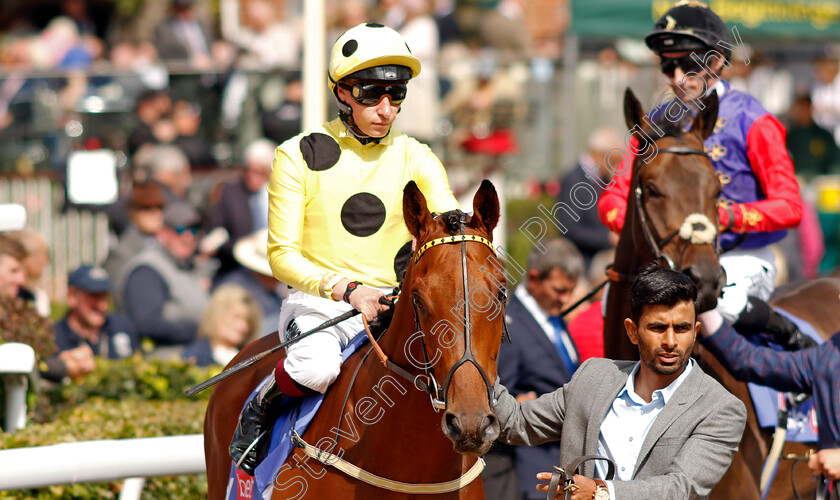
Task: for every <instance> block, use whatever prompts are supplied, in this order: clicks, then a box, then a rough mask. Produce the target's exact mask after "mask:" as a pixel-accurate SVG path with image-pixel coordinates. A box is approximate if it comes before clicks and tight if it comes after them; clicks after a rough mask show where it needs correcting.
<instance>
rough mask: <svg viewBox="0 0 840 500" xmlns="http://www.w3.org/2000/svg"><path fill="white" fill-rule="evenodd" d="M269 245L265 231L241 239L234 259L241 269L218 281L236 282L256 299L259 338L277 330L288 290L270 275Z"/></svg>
mask: <svg viewBox="0 0 840 500" xmlns="http://www.w3.org/2000/svg"><path fill="white" fill-rule="evenodd" d="M267 245H268V230H266V229H262V230H260V231H257V232H256V233H254V234H251V235H248V236H246V237H244V238H240V239H239V241H237V242H236V245H235V246H234V247H233V256H234V257H235V258H236V262H237V263H239V267H237V268H236V269H234V270H233V271H231V272H230V273H228V274H226V275H225V276H224V277H223V278H222V279H221V280H220V281H219V282H218V285H219V286H222V285H226V284H229V283H235V284H237V285H239V286H241V287H242V288H244V289H245V290H247V291H248V293H250V294H251V295H252V296H253V297H254V298H255V299H257V302H258V303H259V305H260V311H261V312H262V321H261V324H262V330H261V331H260V332H259V333H260V336H263V335H268V334H269V333H273V332H276V331H277V328H278V322H279V321H280V306H281V305H282V303H283V298H284V297H285V296H286V290H287V286H286V285H284V284H282V283H280V282H279V281H277V280H276V279H275V278H274V275H273V274H272V272H271V266H270V265H269V264H268V255H267V254H266V247H267Z"/></svg>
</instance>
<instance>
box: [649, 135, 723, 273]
mask: <svg viewBox="0 0 840 500" xmlns="http://www.w3.org/2000/svg"><path fill="white" fill-rule="evenodd" d="M659 152H660V153H671V154H675V155H683V156H690V155H698V156H705V157H706V158H708V155H707V154H706V152H705V151H703V150H702V149H698V148H691V147H687V146H672V147H669V148H663V149H660V150H659ZM641 175H642V174H641V169H639V173H638V174H637V175H636V190H635V191H634V194H635V199H636V212H637V213H638V214H639V221H640V222H641V225H642V232H643V233H644V235H645V240H646V241H647V243H648V245H649V246H650V248H651V250H653V253H654V255H655V256H656V261H657V262H659V261H665V263H666V264H667V265H668V268H669V269H678V266H676V265H675V264H674V260H673V259H671V257H669V256H668V255H665V254H664V253H663V252H662V248H663V247H664V246H665V245H667V244H668V243H669V242H670V241H671V240H673V239H674V238H675V237H676V236H677V235H679V236H680V237H681V238H682V239H684V240H686V241H687V242H688V243H690V244H695V245H702V244H709V243H714V245H715V253H716V254H718V255H719V254H720V248H719V244H718V231H717V228H715V227H714V225H712V226H711V228H710V227H709V224H711V221H709V219H708V217H705V216H703V215H702V214H690V215H689V216H688V217H686V219H685V221H683V224H681V225H680V227H679V228H678V229H676V230H674V231H672V232H671V233H669V234H667V235H666V236H665V237H664V238H662V239H660V240H658V241H657V240H656V238H655V237H654V236H653V232H651V230H650V226H649V224H648V221H647V215H646V213H645V205H644V201H643V200H642V187H641V186H640V185H639V184H640V182H639V181H641ZM710 231H714V235H713V237H711V235H710ZM710 240H711V241H710ZM687 248H688V245H686V248H685V249H687ZM685 249H683V254H685ZM682 257H683V256H682V255H681V256H680V262H679V267H682Z"/></svg>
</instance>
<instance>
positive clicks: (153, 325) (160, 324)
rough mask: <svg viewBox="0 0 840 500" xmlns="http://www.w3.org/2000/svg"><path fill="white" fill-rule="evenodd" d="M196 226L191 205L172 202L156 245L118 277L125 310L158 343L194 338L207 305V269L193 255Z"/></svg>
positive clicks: (143, 252)
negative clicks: (198, 264) (196, 261)
mask: <svg viewBox="0 0 840 500" xmlns="http://www.w3.org/2000/svg"><path fill="white" fill-rule="evenodd" d="M198 224H199V217H198V213H197V212H196V211H195V209H193V208H192V207H191V206H189V205H188V204H186V203H183V202H178V201H174V202H170V203H168V204H167V205H166V208H165V209H164V211H163V228H162V229H161V230H160V232H159V233H158V235H157V243H156V244H154V245H152V246H149V247H147V248H146V249H145V250H143V251H142V252H141V253H140V254H138V255H136V256H135V257H134V258H132V259H131V260H129V261H128V263H126V266H125V269H124V270H123V272H122V276H121V279H119V280H118V281H117V287H116V289H117V290H121V291H122V294H123V301H122V307H123V310H124V311H125V312H126V313H127V314H128V316H129V317H130V318H131V319H132V320H134V323H135V324H136V325H137V331H138V333H139V334H140V336H141V337H149V338H150V339H152V340H153V341H155V343H157V344H158V345H183V344H186V343H188V342H190V341H192V340H193V339H194V338H195V334H196V330H197V329H198V322H199V321H200V320H201V316H202V314H203V313H204V308H205V306H206V304H207V299H208V294H207V290H208V288H209V286H208V285H209V273H208V272H207V271H206V270H205V269H203V268H201V267H199V266H197V265H196V263H195V259H194V254H195V250H196V234H197V233H198V227H199V226H198Z"/></svg>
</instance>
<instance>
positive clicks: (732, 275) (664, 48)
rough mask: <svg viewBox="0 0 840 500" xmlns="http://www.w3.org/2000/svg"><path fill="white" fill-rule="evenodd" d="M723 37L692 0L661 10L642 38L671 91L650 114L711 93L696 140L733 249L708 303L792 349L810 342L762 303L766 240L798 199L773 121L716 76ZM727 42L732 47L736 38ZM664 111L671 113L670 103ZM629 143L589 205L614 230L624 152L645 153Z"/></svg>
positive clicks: (767, 279) (792, 218)
mask: <svg viewBox="0 0 840 500" xmlns="http://www.w3.org/2000/svg"><path fill="white" fill-rule="evenodd" d="M734 33H735V34H737V32H734ZM731 40H732V37H730V36H729V31H728V29H727V27H726V24H725V23H724V22H723V20H721V18H720V17H718V15H717V14H715V13H714V12H712V10H711V9H709V8H708V7H706V6H705V5H704V4H702V3H700V2H697V1H695V0H687V1H682V2H679V3H677V4H676V5H675V6H674V7H672V8H671V9H670V10H668V11H667V12H666V13H665V15H664V16H662V18H660V19H659V20H658V21H657V22H656V24H655V25H654V29H653V31H652V32H651V33H650V34H649V35H648V36H647V37H646V38H645V43H647V45H648V47H649V48H650V49H651V50H652V51H654V52H655V53H656V54H657V55H658V56H659V58H660V63H659V64H660V67H661V70H662V73H663V74H664V75H665V76H666V77H667V78H668V80H669V84H670V87H671V89H672V90H673V95H670V97H675V100H668V101H667V102H665V103H664V104H662V105H661V106H658V107H655V108H654V109H653V110H652V111H651V115H652V116H658V114H661V113H663V112H665V109H666V108H672V106H674V105H673V103H674V102H676V99H678V100H680V101H682V103H683V105H684V107H685V108H686V109H688V110H689V112H687V113H683V115H684V116H683V117H682V118H684V119H686V120H690V119H691V115H692V111H693V110H696V108H697V106H699V105H700V104H698V103H697V102H696V100H697V99H699V98H702V97H703V96H704V95H708V94H710V93H712V92H716V93H717V95H718V97H719V99H720V107H719V111H718V118H717V122H716V124H715V127H714V131H713V132H712V134H711V135H710V136H709V137H708V138H707V139H706V140H705V143H704V146H705V150H706V153H707V154H708V155H709V159H710V160H711V162H712V165H713V166H714V168H715V171H716V172H717V175H718V178H719V179H720V181H721V187H722V191H721V195H720V198H719V200H718V216H719V230H720V232H721V234H720V244H721V247H722V248H723V249H727V248H728V247H734V248H733V249H732V250H731V251H728V252H726V253H724V254H722V255H721V257H720V265H721V266H722V267H723V269H724V271H725V272H726V276H727V285H726V287H725V288H724V292H723V295H722V297H721V298H720V299H719V300H718V303H717V308H716V309H717V310H718V311H719V312H720V313H721V315H722V316H723V317H724V319H726V320H727V321H728V322H729V323H730V324H732V325H733V326H734V327H735V328H736V329H737V330H738V331H740V332H742V333H745V334H752V333H760V332H764V333H767V334H770V335H772V336H773V338H774V339H775V340H776V341H777V342H778V343H780V344H782V345H783V346H786V348H788V349H791V350H795V349H797V348H799V347H803V346H805V345H810V342H809V341H811V339H810V338H809V337H807V336H804V335H802V334H801V332H800V331H799V329H798V328H797V327H796V325H795V324H794V323H793V322H792V321H790V320H789V319H787V318H786V317H784V316H782V315H781V314H779V313H777V312H776V311H774V310H773V309H772V308H771V307H770V306H769V305H768V304H767V303H766V302H765V301H766V300H767V299H768V298H769V297H770V294H771V293H772V292H773V288H774V279H775V277H776V266H775V263H774V260H775V257H774V254H773V252H772V251H771V250H770V248H769V245H770V244H771V243H774V242H776V241H779V240H780V239H782V238H783V237H784V235H785V233H786V231H785V230H786V229H790V228H793V227H796V226H797V225H798V224H799V219H800V217H801V215H802V199H801V197H800V195H799V187H798V185H797V182H796V179H795V178H794V172H793V163H792V162H791V160H790V157H789V156H788V153H787V149H786V148H785V133H786V132H785V129H784V127H783V126H782V124H781V123H779V120H777V119H776V117H775V116H773V115H772V114H770V113H769V112H768V111H767V110H766V109H764V107H763V106H762V105H761V104H760V103H759V102H758V101H757V100H756V99H755V98H754V97H752V96H751V95H749V94H746V93H744V92H740V91H737V90H733V89H731V88H730V86H729V83H727V82H726V81H725V80H723V79H721V78H720V76H719V75H720V74H721V71H722V70H723V68H724V67H727V68H728V67H731V65H732V63H731V62H730V61H729V58H730V56H731V49H732V48H735V47H737V46H736V45H733V44H732V43H731ZM736 42H738V44H740V39H736ZM668 113H669V115H667V116H670V114H671V113H673V109H669V111H668ZM675 119H679V118H675ZM672 121H673V120H672ZM687 126H690V121H689V122H688V124H687ZM636 139H637V136H636V135H633V138H632V139H631V142H630V144H629V147H628V148H627V150H626V151H625V155H624V158H623V162H624V163H623V164H622V165H621V166H619V168H618V169H616V170H615V171H617V172H620V171H624V172H628V174H626V175H616V176H615V185H614V186H612V187H611V188H610V189H607V190H606V191H604V193H603V194H602V195H601V197H600V199H599V201H598V215H599V216H600V219H601V221H602V222H603V223H604V224H605V225H606V226H607V227H608V228H609V229H610V230H612V231H615V232H621V228H622V226H623V224H624V215H625V211H626V208H627V194H628V192H629V190H630V175H629V172H630V169H626V170H625V165H627V164H628V162H632V160H633V151H639V150H644V147H639V141H638V140H636ZM634 141H635V143H634Z"/></svg>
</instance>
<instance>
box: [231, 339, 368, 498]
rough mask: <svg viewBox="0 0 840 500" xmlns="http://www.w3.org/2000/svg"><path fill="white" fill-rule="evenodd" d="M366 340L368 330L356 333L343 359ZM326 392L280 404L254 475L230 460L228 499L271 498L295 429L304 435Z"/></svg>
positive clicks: (254, 393)
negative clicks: (263, 454)
mask: <svg viewBox="0 0 840 500" xmlns="http://www.w3.org/2000/svg"><path fill="white" fill-rule="evenodd" d="M367 340H368V337H367V334H366V333H365V332H361V333H360V334H359V335H356V337H355V338H354V339H353V340H352V341H350V343H349V344H347V347H345V348H344V350H343V351H342V353H341V362H342V363H344V362H345V361H347V358H349V357H350V355H351V354H353V353H354V352H356V351H357V350H358V349H359V348H360V347H361V346H362V345H364V344H365V342H367ZM266 380H267V379H266ZM266 380H263V381H262V382H261V383H260V384H259V385H258V386H257V387H256V388H255V389H254V390H253V391H252V392H251V395H250V396H249V397H248V399H247V400H245V405H243V406H242V408H243V409H244V408H245V406H246V405H247V404H248V402H249V401H250V400H251V398H253V397H254V396H255V395H256V394H257V392H258V391H259V390H260V388H261V387H262V386H263V385H264V384H265V382H266ZM325 395H326V394H313V395H311V396H307V397H304V398H293V399H290V400H288V401H287V402H286V405H284V406H282V407H281V408H280V413H279V415H278V417H277V421H276V422H275V424H274V431H273V432H272V435H271V444H270V445H269V449H268V453H267V454H266V456H265V458H264V459H263V461H262V462H261V463H260V465H258V466H257V469H256V471H255V475H254V477H251V476H249V475H248V474H245V473H244V472H242V471H241V470H237V469H236V466H235V465H234V463H233V460H231V462H230V476H229V479H228V488H227V492H226V493H225V499H226V500H243V499H249V500H250V499H261V498H269V497H270V496H271V490H272V489H273V485H274V478H275V476H276V475H277V472H278V471H279V470H280V468H281V467H282V466H283V464H284V463H285V462H286V459H288V458H289V455H290V454H291V453H292V450H293V449H294V444H293V443H292V441H291V435H292V429H294V430H295V431H297V433H298V434H299V435H301V436H303V433H304V432H305V431H306V429H307V428H308V427H309V424H310V422H312V419H313V418H315V415H316V414H317V413H318V409H319V408H320V407H321V403H322V402H323V401H324V396H325Z"/></svg>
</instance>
